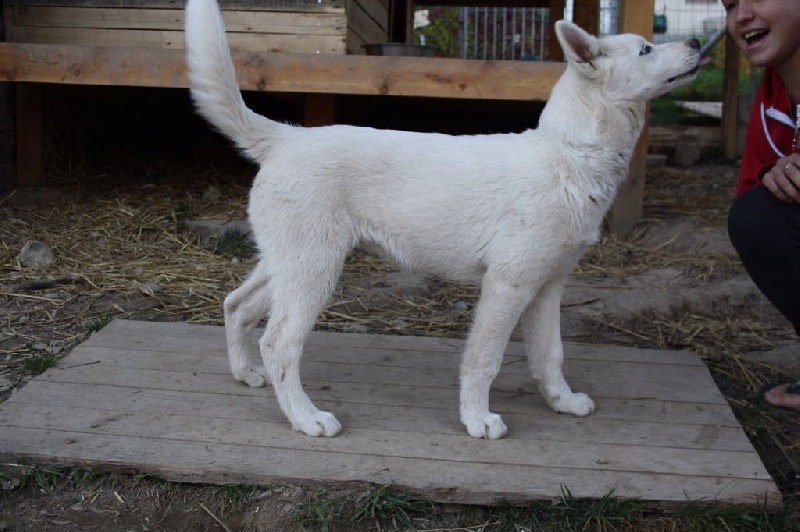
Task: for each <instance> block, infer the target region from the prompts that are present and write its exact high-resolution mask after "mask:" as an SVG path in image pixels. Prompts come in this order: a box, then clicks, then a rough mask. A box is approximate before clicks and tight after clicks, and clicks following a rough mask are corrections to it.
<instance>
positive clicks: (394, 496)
mask: <svg viewBox="0 0 800 532" xmlns="http://www.w3.org/2000/svg"><path fill="white" fill-rule="evenodd" d="M433 509H434V506H433V503H431V502H430V501H426V500H422V499H412V498H409V497H408V496H407V495H405V494H402V493H399V492H398V490H397V487H396V486H395V485H394V484H389V485H388V486H382V487H380V488H374V489H370V490H369V491H368V492H367V493H366V495H364V496H363V497H362V498H361V500H360V501H358V503H357V506H356V512H355V515H354V516H353V522H354V523H358V522H360V521H365V520H369V521H373V522H375V521H383V522H390V523H392V526H393V527H395V528H397V527H403V528H406V529H412V530H414V529H416V527H415V526H414V523H413V522H412V521H411V516H412V515H413V514H419V513H423V512H428V511H432V510H433Z"/></svg>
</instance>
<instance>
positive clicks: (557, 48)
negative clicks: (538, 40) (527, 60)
mask: <svg viewBox="0 0 800 532" xmlns="http://www.w3.org/2000/svg"><path fill="white" fill-rule="evenodd" d="M566 4H567V1H566V0H550V24H549V25H548V28H549V29H550V35H549V37H548V38H547V52H548V53H547V59H548V60H550V61H563V60H564V50H562V49H561V45H560V44H559V43H558V38H557V37H556V31H555V24H556V22H558V21H559V20H561V19H562V18H564V6H566Z"/></svg>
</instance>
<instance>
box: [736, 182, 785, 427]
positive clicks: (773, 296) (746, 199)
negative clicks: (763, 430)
mask: <svg viewBox="0 0 800 532" xmlns="http://www.w3.org/2000/svg"><path fill="white" fill-rule="evenodd" d="M728 234H729V236H730V239H731V243H732V244H733V246H734V248H736V252H737V253H738V254H739V258H740V259H741V261H742V265H743V266H744V268H745V270H747V273H748V274H749V275H750V277H751V278H752V279H753V282H754V283H755V285H756V286H757V287H758V288H759V290H761V292H762V293H763V294H764V295H765V296H766V297H767V299H768V300H769V301H770V302H771V303H772V304H773V305H774V306H775V308H777V309H778V311H780V313H781V314H783V315H784V316H785V317H786V319H788V320H789V322H790V323H791V324H792V326H793V327H794V329H795V332H796V333H797V334H798V336H800V205H795V204H788V203H784V202H782V201H779V200H778V199H776V198H775V196H773V195H772V193H771V192H769V190H767V189H766V188H765V187H763V186H757V187H755V188H753V189H752V190H750V191H748V192H746V193H745V194H743V195H742V196H741V197H740V198H739V199H737V200H736V202H735V203H734V205H733V207H732V208H731V211H730V213H729V216H728ZM798 356H800V355H798ZM799 384H800V383H799ZM761 394H762V396H763V397H764V399H765V400H766V401H767V402H768V403H771V404H774V405H776V406H783V407H787V408H792V409H795V410H798V411H800V385H798V384H783V385H780V386H775V387H772V388H771V389H767V390H761Z"/></svg>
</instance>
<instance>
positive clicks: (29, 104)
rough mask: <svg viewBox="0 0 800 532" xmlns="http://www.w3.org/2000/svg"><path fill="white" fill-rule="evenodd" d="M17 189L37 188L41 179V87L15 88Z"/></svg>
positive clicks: (25, 84)
mask: <svg viewBox="0 0 800 532" xmlns="http://www.w3.org/2000/svg"><path fill="white" fill-rule="evenodd" d="M16 88H17V186H18V187H40V186H42V185H44V177H43V175H42V87H41V86H39V85H32V84H28V83H18V84H17V87H16Z"/></svg>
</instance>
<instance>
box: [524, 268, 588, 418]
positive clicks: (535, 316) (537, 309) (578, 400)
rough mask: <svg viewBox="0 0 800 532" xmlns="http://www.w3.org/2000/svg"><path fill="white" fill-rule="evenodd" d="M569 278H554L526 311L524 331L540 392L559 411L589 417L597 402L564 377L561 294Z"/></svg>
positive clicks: (529, 361)
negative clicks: (577, 391)
mask: <svg viewBox="0 0 800 532" xmlns="http://www.w3.org/2000/svg"><path fill="white" fill-rule="evenodd" d="M565 282H566V278H564V277H560V278H558V279H555V280H552V281H550V282H549V283H547V284H546V285H545V286H543V287H542V290H541V291H540V293H539V294H538V296H537V297H536V299H534V301H533V302H532V303H531V304H530V306H529V307H528V308H527V309H526V310H525V313H524V314H523V316H522V331H523V335H524V339H525V351H526V355H527V356H528V363H529V364H530V368H531V371H532V372H533V378H534V379H538V380H539V392H540V393H541V394H542V395H543V396H544V398H545V401H547V404H548V405H549V406H550V408H552V409H553V410H555V411H556V412H559V413H562V414H572V415H575V416H587V415H589V414H591V413H592V412H594V402H593V401H592V399H591V398H590V397H589V396H588V395H586V394H585V393H573V391H572V389H571V388H570V387H569V384H567V381H566V379H564V373H563V363H564V345H563V343H562V342H561V308H560V307H561V295H562V293H563V292H564V283H565Z"/></svg>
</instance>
